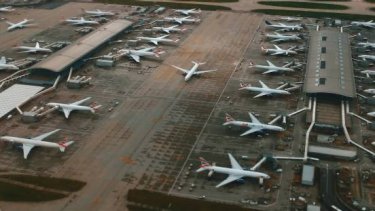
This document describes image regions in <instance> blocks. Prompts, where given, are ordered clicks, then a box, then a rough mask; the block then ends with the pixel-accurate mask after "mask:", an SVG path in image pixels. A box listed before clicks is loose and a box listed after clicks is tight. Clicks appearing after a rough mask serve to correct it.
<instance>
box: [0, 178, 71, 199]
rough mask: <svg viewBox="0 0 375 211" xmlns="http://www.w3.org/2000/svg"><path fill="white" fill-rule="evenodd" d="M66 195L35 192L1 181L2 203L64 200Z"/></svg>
mask: <svg viewBox="0 0 375 211" xmlns="http://www.w3.org/2000/svg"><path fill="white" fill-rule="evenodd" d="M65 196H66V195H64V194H60V193H51V192H47V191H40V190H34V189H30V188H26V187H22V186H18V185H14V184H9V183H5V182H1V181H0V200H1V201H29V202H31V201H32V202H40V201H50V200H56V199H61V198H64V197H65Z"/></svg>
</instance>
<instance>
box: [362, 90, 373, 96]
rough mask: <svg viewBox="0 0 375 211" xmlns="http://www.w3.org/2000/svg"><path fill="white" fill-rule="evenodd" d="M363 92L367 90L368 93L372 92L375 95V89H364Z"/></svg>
mask: <svg viewBox="0 0 375 211" xmlns="http://www.w3.org/2000/svg"><path fill="white" fill-rule="evenodd" d="M363 92H365V93H367V94H372V95H374V96H375V89H365V90H363ZM374 96H373V97H374Z"/></svg>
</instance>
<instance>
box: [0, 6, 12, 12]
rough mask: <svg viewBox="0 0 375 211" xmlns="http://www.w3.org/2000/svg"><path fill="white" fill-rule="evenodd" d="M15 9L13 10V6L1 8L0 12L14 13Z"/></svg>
mask: <svg viewBox="0 0 375 211" xmlns="http://www.w3.org/2000/svg"><path fill="white" fill-rule="evenodd" d="M14 10H15V9H14V8H12V7H11V6H8V7H0V12H12V11H14Z"/></svg>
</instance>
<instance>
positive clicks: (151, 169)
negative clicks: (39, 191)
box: [4, 12, 262, 210]
mask: <svg viewBox="0 0 375 211" xmlns="http://www.w3.org/2000/svg"><path fill="white" fill-rule="evenodd" d="M261 18H262V16H260V15H253V14H238V13H230V12H213V13H209V14H208V15H207V17H206V18H204V20H203V22H202V23H200V24H199V26H197V28H196V29H195V30H194V31H193V33H192V34H191V35H190V36H189V37H188V38H187V39H186V40H185V41H184V42H183V43H181V46H180V47H179V48H178V49H177V50H176V51H175V52H174V54H173V55H170V56H169V57H168V58H166V59H165V60H164V64H163V65H161V66H160V67H159V68H158V69H157V70H156V71H155V72H154V73H152V74H151V75H150V76H149V78H147V79H146V80H145V81H144V82H143V83H141V84H138V87H137V89H134V87H132V89H133V91H131V92H130V93H128V94H129V95H128V96H127V97H126V98H125V99H120V101H121V103H120V104H119V105H118V106H117V107H116V109H115V110H114V111H113V113H110V114H109V115H107V116H106V117H105V118H103V119H100V120H98V121H99V122H96V123H95V124H96V125H95V129H94V130H92V133H90V134H87V135H86V136H81V138H82V139H81V140H79V141H80V142H81V143H80V144H79V146H80V147H78V148H76V149H75V152H74V154H72V155H71V157H70V158H69V159H68V160H67V161H66V162H65V163H64V164H63V165H62V166H57V167H56V168H53V169H52V170H50V171H51V172H54V173H53V176H57V177H67V178H74V179H79V180H83V181H85V182H87V186H86V187H85V188H84V189H83V190H81V191H80V192H78V193H76V194H74V195H73V196H71V197H70V198H68V199H64V200H59V201H55V202H49V203H43V204H33V206H32V208H30V207H29V206H27V205H25V207H28V209H34V210H51V207H53V209H55V210H92V209H95V210H124V208H125V195H126V192H127V190H128V189H129V188H133V187H139V188H145V189H151V190H161V191H165V192H167V191H168V190H169V188H170V187H171V186H172V183H173V182H174V181H175V179H176V175H177V173H178V172H179V170H180V168H181V167H182V164H183V163H184V161H185V159H186V157H187V155H188V154H189V152H190V151H191V148H192V146H193V144H194V143H195V141H196V138H197V136H198V134H199V133H200V131H201V129H202V127H203V125H204V124H205V122H206V121H207V118H208V116H209V114H210V113H211V112H212V109H213V108H214V105H215V103H216V102H217V100H218V98H219V96H220V94H221V92H222V90H223V88H224V86H225V84H226V82H227V80H228V78H229V76H230V75H231V73H232V71H233V70H234V68H235V66H236V65H237V64H238V63H239V61H240V60H241V55H243V52H244V50H245V47H246V44H247V43H249V41H250V40H251V39H252V38H253V35H254V33H255V31H256V29H257V27H258V25H259V22H260V20H261ZM190 60H197V61H198V62H204V61H207V63H206V64H205V65H204V66H202V69H205V68H207V69H212V68H215V69H216V68H217V69H218V72H216V73H212V74H207V75H203V76H201V78H200V79H196V78H193V79H192V80H191V81H190V82H188V83H185V82H184V81H183V77H182V76H181V74H180V72H178V71H177V70H175V69H172V68H171V67H170V66H169V65H167V64H176V65H179V66H182V67H190V66H191V62H190ZM108 74H111V73H110V72H108ZM129 74H130V73H129ZM108 86H111V84H108ZM124 86H126V84H124ZM98 87H99V86H98ZM91 91H93V90H91ZM96 91H97V93H98V95H101V97H102V98H105V97H106V94H105V93H103V92H102V90H101V89H98V90H96ZM94 122H95V121H93V123H94ZM69 127H71V128H74V125H70V126H69ZM129 178H133V179H131V180H128V179H129ZM123 180H124V181H125V182H124V181H123ZM7 204H8V203H7ZM8 205H9V206H10V204H8ZM22 206H23V205H17V207H20V208H22ZM10 207H11V206H10ZM4 208H7V206H4Z"/></svg>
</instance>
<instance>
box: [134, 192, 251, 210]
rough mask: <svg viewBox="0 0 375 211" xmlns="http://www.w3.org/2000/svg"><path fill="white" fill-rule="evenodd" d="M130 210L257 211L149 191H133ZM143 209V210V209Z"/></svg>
mask: <svg viewBox="0 0 375 211" xmlns="http://www.w3.org/2000/svg"><path fill="white" fill-rule="evenodd" d="M128 201H129V203H128V205H127V206H128V208H129V210H146V209H145V206H144V205H147V208H150V209H148V210H179V211H191V210H194V211H206V210H215V211H228V210H236V211H255V209H251V208H244V207H240V206H238V205H233V204H227V203H220V202H212V201H209V200H197V199H191V198H182V197H177V196H173V195H168V194H165V193H160V192H152V191H148V190H137V189H131V190H129V192H128ZM142 208H143V209H142Z"/></svg>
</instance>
